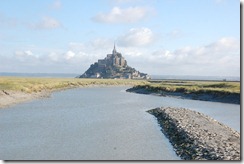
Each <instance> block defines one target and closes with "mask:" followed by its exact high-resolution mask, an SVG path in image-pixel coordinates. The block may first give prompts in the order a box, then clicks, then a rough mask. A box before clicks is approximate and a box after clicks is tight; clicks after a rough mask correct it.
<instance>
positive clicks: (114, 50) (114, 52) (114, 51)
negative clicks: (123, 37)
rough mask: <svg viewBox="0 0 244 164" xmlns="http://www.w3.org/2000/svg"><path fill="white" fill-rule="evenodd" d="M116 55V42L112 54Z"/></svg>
mask: <svg viewBox="0 0 244 164" xmlns="http://www.w3.org/2000/svg"><path fill="white" fill-rule="evenodd" d="M116 53H117V51H116V47H115V42H114V49H113V52H112V54H116Z"/></svg>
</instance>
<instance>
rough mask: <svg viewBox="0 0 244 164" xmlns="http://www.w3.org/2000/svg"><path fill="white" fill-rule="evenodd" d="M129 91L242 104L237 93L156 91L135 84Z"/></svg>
mask: <svg viewBox="0 0 244 164" xmlns="http://www.w3.org/2000/svg"><path fill="white" fill-rule="evenodd" d="M126 91H127V92H133V93H139V94H151V95H156V96H170V97H176V98H182V99H191V100H201V101H212V102H221V103H230V104H240V94H237V93H225V94H224V93H217V92H214V91H213V92H211V93H185V92H184V91H182V92H181V91H174V92H168V91H161V90H160V91H155V90H152V89H151V88H146V86H135V87H133V88H129V89H127V90H126Z"/></svg>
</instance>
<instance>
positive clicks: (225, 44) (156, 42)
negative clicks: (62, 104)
mask: <svg viewBox="0 0 244 164" xmlns="http://www.w3.org/2000/svg"><path fill="white" fill-rule="evenodd" d="M114 42H115V43H116V49H117V51H118V52H120V53H122V55H123V56H124V57H125V59H126V60H127V62H128V65H129V66H131V67H134V68H136V69H137V70H139V71H140V72H145V73H148V74H151V75H202V76H240V1H239V0H204V1H196V0H178V1H176V0H150V1H149V0H94V1H68V0H45V1H31V0H23V1H17V0H8V1H1V2H0V48H1V52H0V72H21V73H36V72H38V73H76V74H83V73H84V72H85V71H86V70H87V69H88V68H89V66H90V65H91V64H93V63H94V62H96V61H97V60H98V59H103V58H105V57H106V55H107V54H110V53H111V51H112V50H113V45H114Z"/></svg>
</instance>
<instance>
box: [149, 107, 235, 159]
mask: <svg viewBox="0 0 244 164" xmlns="http://www.w3.org/2000/svg"><path fill="white" fill-rule="evenodd" d="M147 112H148V113H150V114H152V115H154V116H155V117H156V118H157V120H158V123H159V125H160V127H161V128H162V129H161V131H162V132H163V133H164V134H165V135H166V136H167V138H168V139H169V140H170V142H171V144H172V146H173V147H174V150H175V152H176V154H177V155H179V156H180V157H181V158H182V159H184V160H240V133H238V132H237V131H235V130H233V129H231V128H230V127H228V126H226V125H223V124H221V123H219V122H218V121H216V120H214V119H212V118H210V117H209V116H206V115H204V114H202V113H199V112H196V111H192V110H189V109H184V108H171V107H167V108H156V109H152V110H149V111H147Z"/></svg>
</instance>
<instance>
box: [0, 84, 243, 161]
mask: <svg viewBox="0 0 244 164" xmlns="http://www.w3.org/2000/svg"><path fill="white" fill-rule="evenodd" d="M127 88H128V87H93V88H78V89H70V90H65V91H59V92H55V93H53V94H52V96H51V98H44V99H39V100H34V101H32V102H27V103H23V104H19V105H16V106H12V107H9V108H6V109H1V110H0V128H1V130H0V136H1V137H0V159H2V160H179V159H180V158H179V157H178V156H177V155H176V154H175V152H174V151H173V147H172V146H171V144H170V143H169V141H168V139H167V138H166V137H165V136H164V135H163V134H162V132H161V131H160V127H159V126H158V124H157V120H156V119H155V118H154V116H152V115H150V114H148V113H147V112H146V111H147V110H149V109H153V108H156V107H160V106H171V107H184V108H189V109H192V110H196V111H199V112H202V113H205V114H207V115H209V116H211V117H213V118H214V119H216V120H218V121H220V122H222V123H224V124H226V125H228V126H230V127H232V128H233V129H235V130H237V131H240V105H235V104H225V103H216V102H207V101H197V100H185V99H178V98H172V97H159V96H152V95H142V94H134V93H127V92H126V91H125V90H126V89H127Z"/></svg>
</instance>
